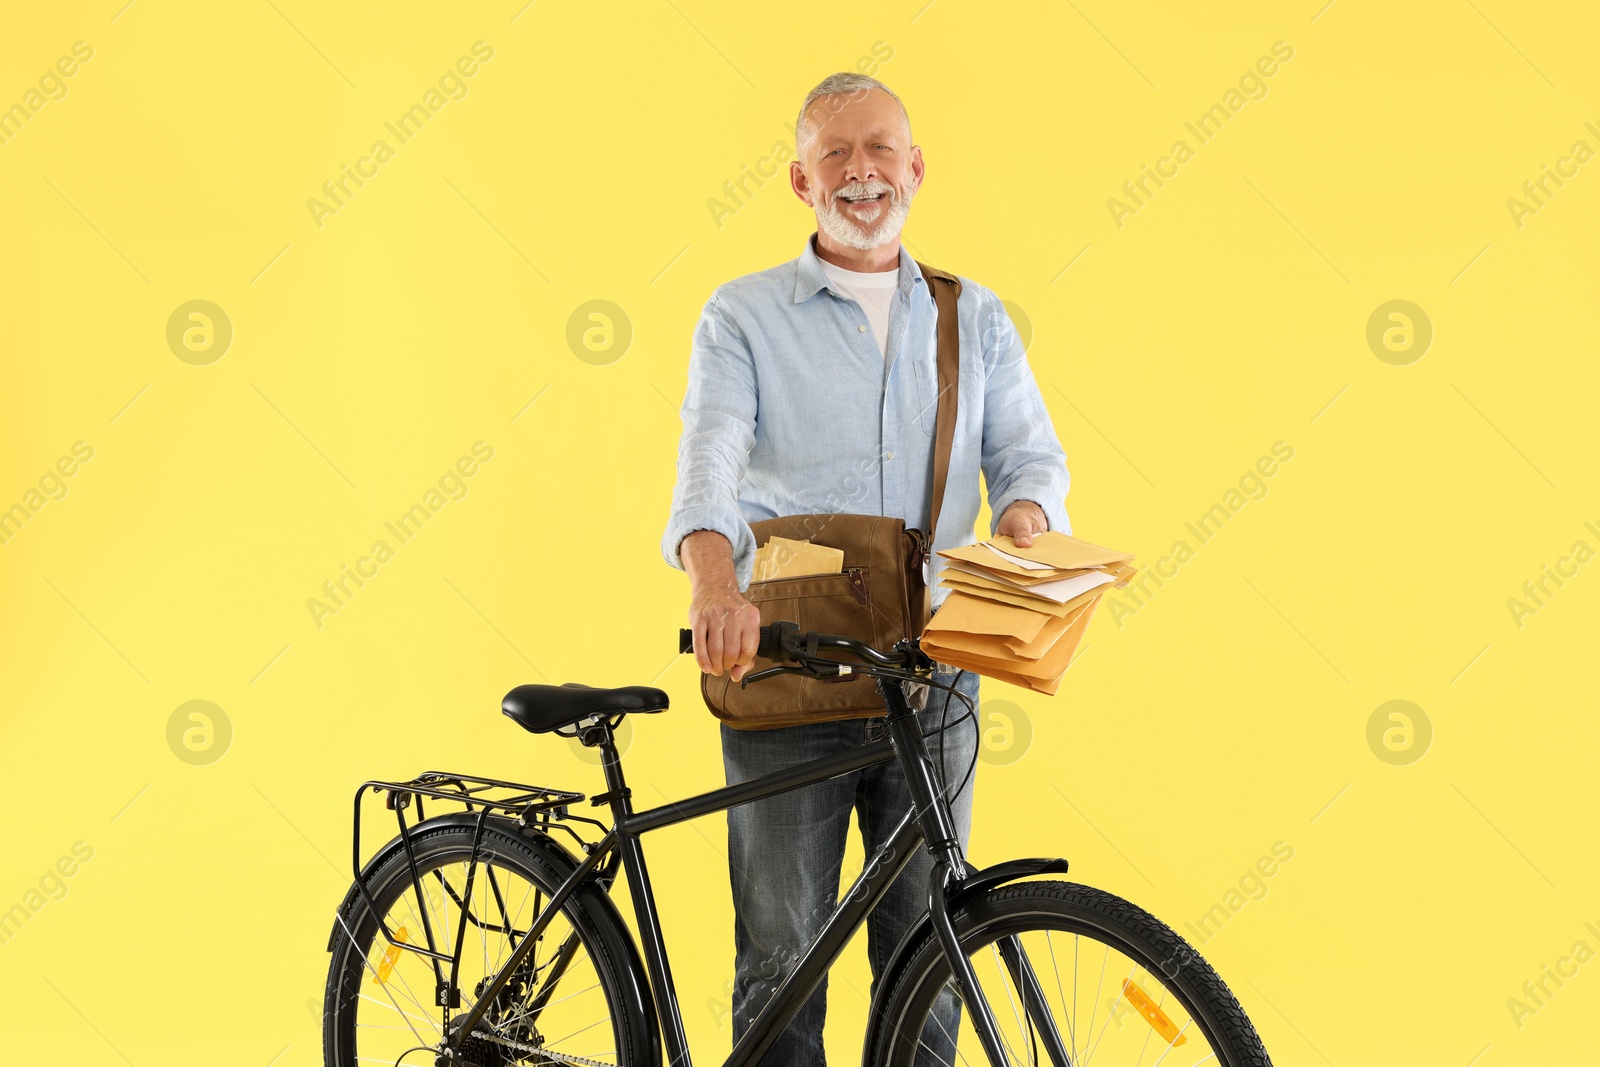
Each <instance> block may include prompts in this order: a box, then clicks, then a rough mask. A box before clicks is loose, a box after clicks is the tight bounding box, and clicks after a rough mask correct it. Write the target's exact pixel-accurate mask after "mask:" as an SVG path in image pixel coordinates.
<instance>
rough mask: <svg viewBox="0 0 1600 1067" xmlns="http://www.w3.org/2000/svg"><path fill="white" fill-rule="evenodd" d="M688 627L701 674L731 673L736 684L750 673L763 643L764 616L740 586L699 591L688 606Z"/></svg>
mask: <svg viewBox="0 0 1600 1067" xmlns="http://www.w3.org/2000/svg"><path fill="white" fill-rule="evenodd" d="M689 626H690V628H691V629H693V630H694V658H695V662H696V663H698V664H699V665H700V669H701V670H702V671H705V672H706V673H707V674H712V675H717V674H721V673H722V672H723V671H728V672H729V673H730V674H731V675H732V676H733V680H734V681H736V682H737V681H739V680H740V679H742V678H743V677H744V676H745V675H746V674H747V673H749V670H750V664H751V663H752V662H754V660H755V655H756V646H757V644H759V643H760V640H761V612H760V611H759V610H757V608H756V606H755V605H754V604H752V603H750V601H748V600H746V599H745V598H744V596H743V594H741V593H740V592H739V589H738V587H737V586H733V585H729V586H725V587H721V588H713V589H704V590H696V591H695V594H694V598H693V599H692V600H691V601H690V602H689Z"/></svg>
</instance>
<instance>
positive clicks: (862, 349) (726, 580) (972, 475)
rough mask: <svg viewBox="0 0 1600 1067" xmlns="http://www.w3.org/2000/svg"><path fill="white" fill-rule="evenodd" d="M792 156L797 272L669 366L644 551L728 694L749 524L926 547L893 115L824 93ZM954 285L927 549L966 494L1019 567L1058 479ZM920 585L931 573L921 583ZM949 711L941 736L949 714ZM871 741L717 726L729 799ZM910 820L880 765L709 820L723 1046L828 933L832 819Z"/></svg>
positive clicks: (1055, 458)
mask: <svg viewBox="0 0 1600 1067" xmlns="http://www.w3.org/2000/svg"><path fill="white" fill-rule="evenodd" d="M795 141H796V144H795V149H796V151H795V160H794V161H793V162H792V163H791V164H790V173H789V179H790V184H791V186H792V187H793V189H794V193H795V195H796V196H797V197H799V198H800V200H801V202H802V203H804V204H805V205H806V206H807V207H809V208H811V209H812V210H813V211H814V212H815V214H816V220H817V229H816V232H815V233H814V234H813V235H812V236H811V237H809V238H808V239H807V242H806V247H805V249H804V250H803V251H802V252H801V254H800V256H799V258H798V259H794V260H791V261H789V262H787V263H784V264H781V265H779V266H776V267H772V268H770V269H768V270H764V271H759V272H757V273H754V274H748V275H745V276H744V277H742V278H738V279H735V280H734V281H731V282H729V283H727V284H726V285H723V286H721V287H719V288H718V289H717V290H716V291H715V292H714V293H712V295H711V298H710V299H709V300H708V301H707V302H706V304H705V307H704V309H703V310H702V312H701V316H700V321H699V324H698V325H697V326H696V328H695V333H694V341H693V347H692V350H691V353H690V358H689V383H688V390H687V393H686V395H685V398H684V402H683V421H684V428H683V437H682V440H681V442H680V444H679V451H678V482H677V487H676V490H675V492H674V493H673V500H672V511H671V515H670V518H669V521H668V525H667V529H666V533H665V535H664V536H663V538H662V551H663V554H664V555H665V556H666V558H667V560H668V562H670V563H671V564H672V565H673V566H675V567H680V568H682V569H683V570H685V571H687V572H688V575H689V579H690V585H691V599H690V605H689V622H690V625H691V626H692V628H693V630H694V647H695V658H696V660H697V662H698V664H699V666H700V669H701V670H702V671H705V672H708V673H710V674H713V675H719V674H721V673H722V672H723V671H729V672H730V673H731V676H732V677H733V678H734V679H739V678H742V677H743V676H744V675H745V673H747V671H748V670H749V668H750V664H751V662H752V660H753V658H754V656H755V651H756V645H757V640H758V629H759V619H760V616H759V613H758V611H757V609H756V608H755V607H754V606H753V605H752V604H751V603H750V602H749V601H748V600H746V599H745V596H744V592H745V591H746V590H747V589H748V587H749V583H750V579H751V574H752V570H753V566H754V556H755V550H756V547H757V546H756V544H755V539H754V537H753V535H752V534H751V531H750V525H749V524H750V523H751V522H753V521H756V520H759V519H767V518H774V517H777V516H780V515H794V514H807V513H814V512H830V513H840V512H851V513H855V514H880V515H890V516H896V517H898V518H901V519H903V520H904V521H905V523H906V525H907V526H917V527H921V528H922V529H926V528H927V526H928V520H929V512H930V509H931V506H932V505H931V496H932V484H931V483H932V476H931V469H932V457H933V437H934V420H935V412H936V410H937V401H938V395H937V394H938V385H937V382H938V378H937V369H936V360H935V352H936V348H935V322H936V319H937V310H936V307H935V303H934V298H933V295H932V294H931V293H930V292H929V291H928V286H927V283H926V282H925V280H924V279H923V277H922V275H921V272H920V271H919V270H918V269H917V266H916V263H915V262H914V260H913V259H912V257H911V255H910V253H909V252H907V251H906V250H905V248H904V247H903V246H902V245H901V242H900V231H901V228H902V227H903V226H904V225H905V222H906V217H907V215H908V213H909V211H910V208H911V199H912V197H913V196H915V195H916V192H917V190H918V189H919V188H921V186H922V181H923V176H924V164H923V157H922V149H921V148H920V147H919V146H917V145H915V144H913V143H912V140H911V122H910V118H909V116H908V114H907V112H906V110H905V108H904V106H903V105H902V104H901V102H900V99H899V97H897V96H896V95H895V94H894V93H893V92H891V91H890V90H889V88H888V87H887V86H885V85H884V84H883V83H882V82H879V81H877V80H876V79H873V78H869V77H866V76H864V75H860V74H852V73H841V74H834V75H832V76H830V77H828V78H826V79H824V80H823V81H822V82H821V83H820V84H819V85H817V87H816V88H814V89H812V90H811V92H809V93H808V94H806V98H805V102H804V103H803V104H802V105H801V108H800V115H799V118H798V120H797V121H796V123H795ZM986 215H987V212H986V210H985V209H984V207H983V205H981V204H980V205H975V207H974V210H973V211H972V212H971V214H970V216H968V217H969V218H970V219H971V220H972V222H973V223H974V224H975V225H979V226H981V225H983V224H984V223H983V221H982V220H983V219H984V218H985V217H986ZM1006 239H1009V238H1006ZM961 282H962V289H961V295H960V299H959V301H958V304H957V317H958V320H959V327H960V342H961V370H960V377H959V388H958V397H959V421H958V423H957V426H956V434H955V441H954V445H953V447H952V451H951V457H950V472H949V477H948V481H947V489H946V493H945V498H944V505H943V511H942V514H941V518H940V522H939V526H938V529H937V531H936V532H935V534H936V543H935V545H934V548H935V549H940V548H951V547H954V546H957V545H963V544H968V543H970V542H971V541H972V540H973V539H974V532H973V528H974V526H975V524H976V522H977V517H978V511H979V503H980V501H979V495H980V494H979V484H978V476H979V473H980V471H981V473H982V475H983V477H984V480H985V482H986V484H987V487H988V496H989V505H990V509H991V512H992V514H993V517H994V518H993V527H992V528H993V531H994V532H995V533H998V534H1009V535H1011V536H1012V537H1014V538H1016V541H1017V544H1019V545H1022V546H1026V545H1028V544H1030V543H1031V538H1032V536H1033V535H1034V534H1036V533H1040V532H1043V531H1045V530H1052V529H1053V530H1061V531H1063V532H1070V529H1069V526H1068V522H1067V514H1066V510H1065V506H1064V503H1063V499H1064V497H1065V496H1066V492H1067V484H1068V479H1067V469H1066V457H1065V455H1064V454H1063V452H1062V449H1061V445H1060V443H1059V442H1058V441H1057V440H1056V436H1055V432H1054V430H1053V428H1052V427H1051V423H1050V416H1049V414H1048V412H1047V411H1046V410H1045V406H1044V402H1043V400H1042V398H1041V397H1040V395H1039V388H1038V385H1037V384H1036V383H1035V381H1034V379H1033V375H1032V373H1031V372H1030V370H1029V368H1028V364H1027V360H1026V358H1025V357H1024V355H1023V350H1022V343H1021V341H1020V339H1019V338H1018V336H1017V333H1016V330H1015V329H1014V328H1013V327H1012V324H1011V321H1010V319H1009V318H1008V317H1007V315H1006V313H1005V311H1004V309H1003V308H1002V306H1001V304H1000V301H999V300H998V299H997V298H996V297H995V295H994V293H992V292H991V291H990V290H988V289H985V288H984V287H983V286H981V285H978V284H977V283H976V282H973V281H971V280H970V279H967V278H965V277H963V278H961ZM941 562H942V561H941V560H940V559H939V558H938V557H934V567H933V569H934V573H935V575H937V572H938V570H939V566H940V563H941ZM941 592H942V591H938V590H937V589H936V592H935V594H934V600H933V603H934V605H935V609H936V610H937V606H938V604H939V603H940V602H941V601H942V600H943V596H942V595H941ZM934 680H935V681H936V682H939V683H942V684H944V685H947V686H952V687H954V688H955V689H956V690H957V691H959V692H961V693H962V694H964V695H966V696H967V697H969V698H971V699H972V700H973V701H974V702H976V699H977V694H978V678H977V675H975V674H972V673H971V672H969V671H959V670H955V669H953V668H946V667H943V666H941V667H940V669H939V670H938V671H937V672H936V673H935V675H934ZM932 692H933V695H932V696H931V697H930V699H929V701H928V707H927V708H926V709H925V710H923V711H921V712H919V713H918V714H919V718H920V719H921V721H922V724H923V729H924V731H927V730H931V729H934V728H936V727H937V726H938V725H939V722H940V717H941V714H942V713H943V712H944V711H945V710H946V705H947V704H948V703H949V701H950V697H949V693H948V692H947V691H941V690H939V689H934V690H933V691H932ZM941 698H942V699H941ZM957 704H958V705H959V701H958V702H957ZM948 710H949V711H951V712H952V714H951V715H950V719H955V718H958V717H959V713H960V712H961V711H963V710H964V708H962V707H959V706H956V707H950V708H949V709H948ZM882 728H883V720H882V719H881V718H862V719H846V720H840V721H834V722H823V723H814V724H807V725H802V726H790V727H785V728H781V729H774V730H760V731H748V730H736V729H733V728H732V727H729V726H728V725H727V724H723V725H722V752H723V762H724V767H725V770H726V773H727V780H728V782H729V784H732V783H735V782H739V781H743V780H745V779H747V778H751V777H755V776H757V775H761V774H765V773H768V772H771V771H775V770H778V769H780V768H783V767H786V766H789V765H791V764H795V763H799V762H802V761H804V760H809V759H814V758H817V757H820V756H824V755H827V754H830V753H833V752H837V751H839V750H840V749H841V748H844V747H847V746H852V745H860V744H863V743H865V742H867V741H871V740H874V739H876V738H877V737H878V736H880V735H881V732H882ZM976 744H977V727H976V723H975V722H973V721H971V720H968V721H967V722H966V723H964V724H963V726H962V728H961V729H959V730H951V731H949V732H947V734H946V735H945V737H944V739H943V742H942V743H940V744H933V745H931V746H930V747H931V748H932V749H933V751H934V754H935V759H936V761H939V762H940V763H941V764H942V767H943V773H944V779H945V781H946V783H948V785H949V786H951V787H954V786H956V785H957V784H958V783H963V782H964V784H963V785H961V787H960V791H959V792H958V793H957V794H956V795H955V796H954V797H953V798H952V799H951V814H952V816H953V817H954V819H955V822H956V826H957V830H958V832H959V835H960V838H961V844H962V847H963V848H965V847H966V843H967V838H968V831H969V829H970V827H971V821H972V819H971V813H972V783H971V781H970V780H969V779H968V778H967V775H968V772H969V770H970V769H971V765H972V760H973V758H974V755H975V752H976ZM910 806H911V801H910V797H909V794H908V791H907V788H906V783H905V780H904V775H903V774H902V772H901V770H900V767H899V764H898V763H895V762H891V763H887V764H879V765H877V766H875V767H869V768H867V769H866V770H863V771H859V772H856V773H855V774H852V775H847V776H844V777H840V778H835V779H832V780H831V781H827V782H820V783H817V784H815V785H811V786H807V787H805V788H804V789H798V790H791V791H790V792H787V793H780V794H778V795H776V796H773V797H769V798H766V799H764V800H760V801H757V802H755V803H751V804H745V805H742V806H740V807H737V808H734V809H732V810H731V811H730V812H729V813H728V852H729V867H730V871H729V874H730V877H731V879H732V888H733V904H734V915H735V922H734V941H735V975H734V986H733V998H732V1009H733V1012H732V1013H733V1024H734V1039H735V1041H737V1040H738V1038H739V1037H740V1036H741V1035H742V1034H743V1033H744V1032H745V1030H746V1029H747V1028H748V1027H749V1025H750V1023H751V1021H752V1020H754V1018H755V1016H756V1015H757V1013H758V1012H759V1011H760V1010H761V1008H762V1006H763V1005H764V1004H765V1003H766V1002H767V1000H768V999H769V998H770V997H771V995H772V993H773V991H774V990H775V989H776V988H777V986H778V984H779V983H780V982H781V981H782V980H783V977H784V976H785V975H787V974H788V973H789V972H790V970H792V968H793V965H794V963H795V961H796V960H797V959H798V958H799V956H800V955H801V954H802V953H803V952H804V951H805V948H806V946H807V945H808V944H809V943H810V942H811V940H812V938H814V937H815V936H816V934H817V932H818V930H820V929H821V926H822V923H823V921H824V920H825V919H826V918H827V916H828V914H829V912H830V911H831V910H832V909H833V907H834V905H835V902H836V901H837V899H838V895H839V888H840V867H841V865H842V863H843V857H844V848H845V838H846V835H847V833H848V830H849V822H850V815H851V812H852V811H854V812H855V813H856V815H857V818H858V820H859V825H860V829H861V835H862V840H863V845H864V848H865V852H866V854H868V855H870V854H871V853H872V852H873V850H874V849H876V848H877V847H878V845H879V844H880V843H881V842H882V841H883V840H884V839H886V838H887V837H888V835H889V833H890V831H891V830H892V829H893V828H894V826H895V823H896V822H897V820H898V819H900V818H901V817H902V816H903V815H904V814H905V812H906V811H908V810H909V809H910ZM931 869H932V858H931V856H930V854H929V853H928V851H927V850H926V849H925V848H924V849H920V850H919V851H918V855H917V856H916V858H914V859H913V860H912V861H911V863H910V864H909V865H908V866H907V867H906V869H905V870H904V871H903V872H902V874H901V876H900V877H899V878H898V879H897V880H896V882H895V884H894V885H893V887H891V889H890V890H889V893H888V895H887V896H886V897H885V898H884V900H883V901H882V903H880V905H879V906H878V908H877V909H876V910H875V911H874V912H873V913H872V915H871V916H870V918H869V920H868V932H867V938H868V945H867V950H868V954H869V958H870V961H871V967H872V974H873V982H874V986H876V983H877V981H878V979H879V976H880V974H881V971H882V968H883V967H884V966H886V965H887V963H888V961H889V956H890V953H891V952H893V950H894V948H895V946H896V944H898V942H899V940H900V937H901V935H902V934H903V933H904V932H905V931H906V930H907V929H908V928H909V927H910V926H911V924H912V923H913V922H914V921H915V919H916V918H917V916H918V915H920V914H921V913H922V912H923V911H924V910H925V908H926V902H927V887H928V877H929V873H930V871H931ZM825 1005H826V981H825V980H824V983H823V985H822V986H819V987H818V988H817V990H816V991H815V992H814V993H813V994H812V996H811V997H810V999H809V1000H808V1001H807V1002H806V1005H805V1007H804V1008H803V1009H802V1010H801V1012H800V1014H799V1015H798V1016H796V1017H795V1019H794V1021H793V1022H791V1023H790V1025H789V1026H788V1028H787V1029H786V1030H785V1031H784V1033H783V1035H782V1036H781V1037H780V1038H779V1040H778V1042H777V1043H776V1044H775V1045H774V1046H773V1047H772V1048H771V1049H770V1050H769V1051H768V1053H767V1055H766V1057H765V1058H764V1059H763V1060H762V1063H764V1064H781V1065H791V1064H793V1065H801V1064H804V1065H807V1067H814V1065H817V1064H821V1063H823V1062H824V1054H823V1046H822V1031H823V1019H824V1013H825V1010H826V1008H825ZM934 1023H937V1024H938V1030H939V1032H937V1033H936V1032H935V1027H934ZM934 1023H930V1025H929V1027H928V1031H927V1033H926V1034H925V1039H926V1040H927V1043H928V1045H929V1046H930V1047H929V1048H928V1049H927V1050H926V1052H924V1053H922V1054H920V1055H921V1056H922V1057H924V1058H925V1059H926V1060H927V1061H929V1062H934V1061H938V1062H948V1060H949V1058H950V1055H951V1049H950V1047H949V1042H950V1041H951V1040H952V1039H951V1037H950V1035H953V1034H955V1032H956V1029H957V1027H958V1025H959V1024H960V1006H959V1004H957V1003H956V1001H955V1000H954V998H953V995H952V994H949V993H947V994H946V995H945V998H944V1000H943V1001H942V1002H941V1004H940V1006H939V1007H938V1009H937V1012H936V1017H935V1020H934ZM919 1062H922V1060H920V1059H919Z"/></svg>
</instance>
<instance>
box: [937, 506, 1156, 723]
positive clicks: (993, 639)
mask: <svg viewBox="0 0 1600 1067" xmlns="http://www.w3.org/2000/svg"><path fill="white" fill-rule="evenodd" d="M939 555H941V556H943V557H944V558H945V560H946V563H945V565H944V569H943V570H942V571H941V572H940V575H939V582H940V584H941V585H943V586H944V587H945V588H946V589H948V590H949V591H950V593H949V595H948V596H947V597H945V600H944V603H943V604H941V605H940V607H939V610H938V611H937V612H936V613H935V614H934V616H933V621H932V622H930V623H929V624H928V628H927V630H926V631H925V632H924V633H923V635H922V650H923V651H924V652H926V653H927V654H928V655H929V656H931V657H933V658H934V659H935V660H937V661H939V662H940V663H948V664H950V665H951V666H953V667H961V668H964V669H966V670H969V671H975V672H977V673H978V674H983V675H987V676H988V677H990V678H998V679H1000V680H1001V681H1004V682H1010V683H1011V684H1013V685H1019V686H1024V687H1026V688H1028V689H1032V690H1034V691H1036V692H1040V693H1047V694H1053V693H1054V692H1055V691H1056V688H1057V687H1058V686H1059V685H1060V684H1061V676H1062V674H1064V673H1065V672H1066V669H1067V666H1068V665H1069V664H1070V663H1071V662H1072V654H1073V653H1074V652H1075V651H1077V648H1078V644H1079V642H1081V641H1082V640H1083V633H1084V631H1085V630H1086V629H1088V627H1089V619H1090V618H1091V617H1093V615H1094V609H1095V606H1096V605H1097V604H1099V602H1100V597H1101V596H1102V595H1103V594H1104V593H1105V592H1106V590H1108V589H1115V588H1121V587H1122V586H1124V585H1127V584H1128V582H1129V581H1130V580H1131V579H1132V578H1133V576H1134V575H1135V574H1136V573H1137V572H1136V571H1135V570H1134V568H1133V566H1132V565H1131V564H1130V562H1129V561H1130V560H1132V559H1133V556H1132V555H1130V554H1129V553H1127V552H1117V551H1114V550H1113V549H1109V548H1101V547H1100V546H1099V545H1092V544H1090V543H1089V542H1087V541H1080V540H1078V539H1077V538H1075V537H1069V536H1067V535H1066V534H1064V533H1060V532H1059V531H1055V530H1052V531H1050V532H1048V533H1042V534H1037V535H1035V537H1034V538H1033V544H1032V545H1030V546H1029V547H1027V548H1018V547H1017V545H1016V543H1015V542H1013V541H1012V540H1011V538H1009V537H1006V536H1000V537H995V538H992V539H991V540H988V541H980V542H978V543H977V544H971V545H966V546H965V547H962V548H954V549H949V550H941V551H940V553H939Z"/></svg>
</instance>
